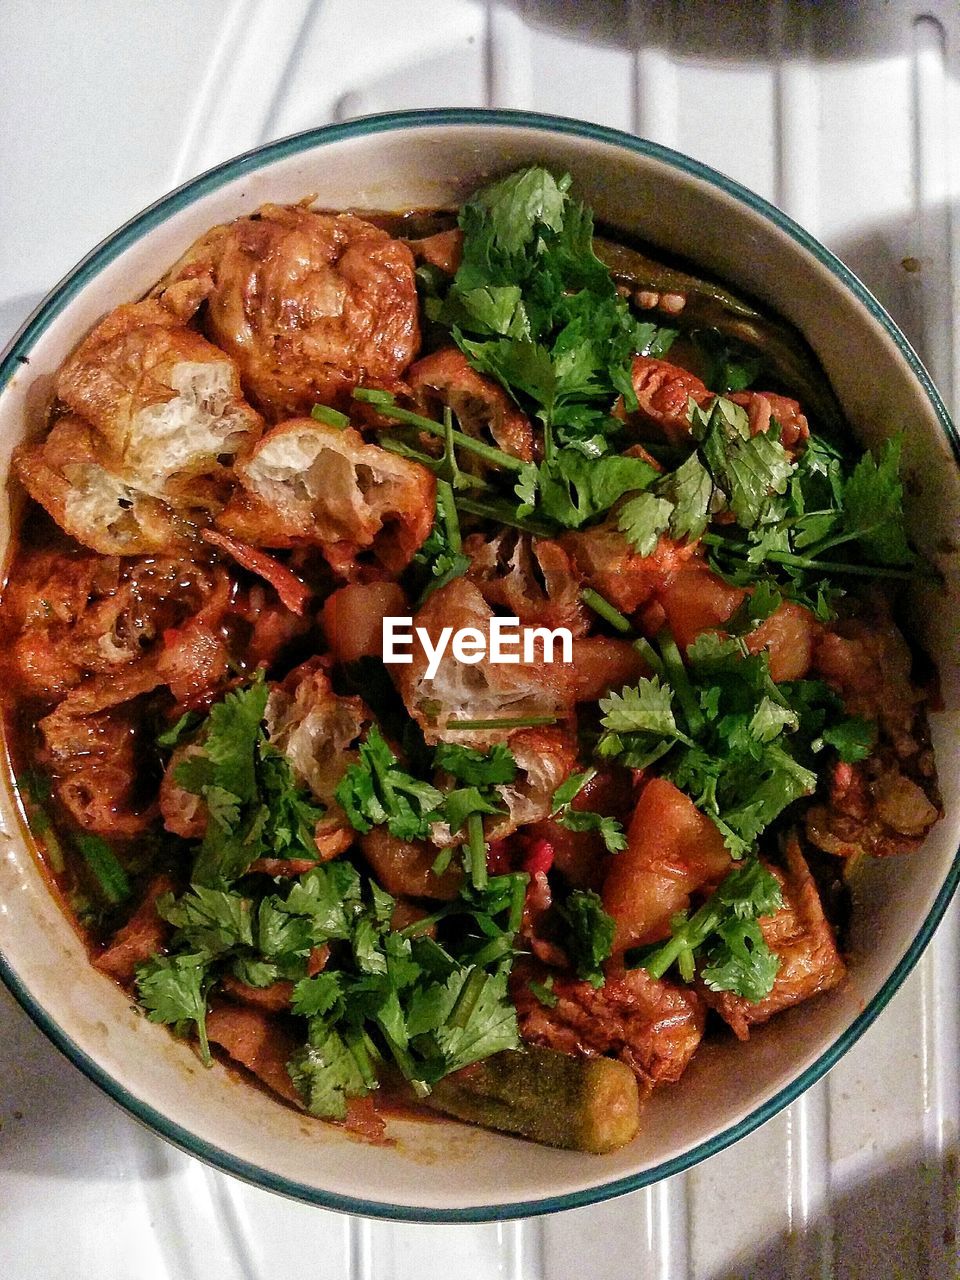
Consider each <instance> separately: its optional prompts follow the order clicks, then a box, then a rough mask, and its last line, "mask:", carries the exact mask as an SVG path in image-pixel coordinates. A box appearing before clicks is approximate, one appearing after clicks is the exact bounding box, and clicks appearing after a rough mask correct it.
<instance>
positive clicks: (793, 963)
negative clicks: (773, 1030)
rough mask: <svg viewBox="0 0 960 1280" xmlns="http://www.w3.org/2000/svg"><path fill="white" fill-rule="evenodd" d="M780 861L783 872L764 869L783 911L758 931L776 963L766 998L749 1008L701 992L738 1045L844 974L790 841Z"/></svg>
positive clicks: (741, 1001)
mask: <svg viewBox="0 0 960 1280" xmlns="http://www.w3.org/2000/svg"><path fill="white" fill-rule="evenodd" d="M785 860H786V869H785V870H780V868H778V867H773V866H768V867H767V870H768V871H770V872H771V873H772V874H773V875H775V876H776V878H777V880H778V881H779V882H780V891H781V893H782V895H783V906H782V907H781V908H780V910H779V911H777V912H776V913H775V914H774V915H772V916H767V917H765V918H762V919H761V920H760V931H761V933H762V934H763V936H764V939H765V941H766V943H767V945H768V946H769V947H770V950H771V951H773V952H775V954H776V955H777V956H778V957H779V960H780V968H779V970H778V971H777V976H776V978H775V979H774V983H773V989H772V990H771V991H770V994H769V995H767V996H764V998H763V999H762V1000H760V1001H757V1002H756V1003H751V1001H749V1000H747V999H745V998H744V997H743V996H738V995H734V993H733V992H732V991H710V990H709V989H708V988H707V987H706V986H705V985H703V987H702V991H703V997H704V999H705V1000H706V1002H707V1003H708V1004H709V1005H710V1006H711V1007H712V1008H714V1009H716V1010H717V1012H718V1013H719V1014H720V1016H721V1017H722V1018H723V1019H724V1021H725V1022H728V1023H729V1024H730V1026H731V1027H732V1028H733V1031H734V1033H735V1034H736V1036H737V1037H738V1039H740V1040H748V1039H749V1038H750V1028H751V1027H753V1026H756V1025H757V1024H758V1023H761V1022H766V1021H767V1019H768V1018H772V1017H773V1015H774V1014H775V1013H780V1012H781V1011H782V1010H783V1009H789V1008H790V1007H791V1006H792V1005H795V1004H800V1003H801V1002H802V1001H803V1000H809V999H810V998H811V997H812V996H816V995H819V994H820V993H821V992H822V991H830V990H831V989H832V988H833V987H835V986H837V984H838V983H839V982H840V981H841V979H842V978H843V976H844V974H845V973H846V965H845V964H844V963H843V960H842V959H841V957H840V953H839V951H838V950H837V944H836V941H835V940H834V936H833V929H832V928H831V927H830V924H829V922H828V921H827V918H826V916H825V915H824V912H823V906H822V904H821V902H820V895H819V894H818V893H817V886H816V884H815V883H814V880H813V876H812V875H811V874H810V871H809V868H808V867H807V864H806V862H805V861H804V858H803V854H802V853H801V852H800V845H799V842H798V841H797V839H796V837H795V836H791V837H790V839H789V840H788V841H787V845H786V851H785Z"/></svg>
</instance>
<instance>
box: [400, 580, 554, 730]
mask: <svg viewBox="0 0 960 1280" xmlns="http://www.w3.org/2000/svg"><path fill="white" fill-rule="evenodd" d="M492 617H493V611H492V610H491V609H490V607H489V605H488V604H487V603H486V601H485V600H484V598H483V596H482V595H481V594H480V592H479V591H478V590H477V588H476V587H475V586H474V585H473V584H472V583H470V582H467V581H466V580H465V579H463V578H458V579H457V580H456V581H455V582H451V583H449V584H448V585H447V586H445V587H441V588H440V589H439V591H435V592H434V593H433V595H432V596H430V598H429V600H427V602H426V604H425V605H424V606H423V608H422V609H420V611H419V612H418V613H417V614H415V615H414V618H413V626H414V627H415V628H417V627H422V628H424V629H425V630H426V632H427V634H428V636H429V637H430V638H431V641H432V643H433V644H434V645H436V644H437V641H438V638H439V636H440V634H441V632H442V631H443V629H444V628H452V631H451V632H450V633H449V634H455V633H456V632H457V631H458V630H460V629H461V628H464V627H473V628H475V629H476V630H477V631H479V632H480V633H481V634H482V635H488V634H489V630H490V620H491V618H492ZM449 634H448V638H449ZM538 656H539V650H538ZM412 658H413V661H412V662H411V663H409V664H408V665H400V664H397V665H394V666H392V667H391V669H390V672H391V675H392V676H393V679H394V683H395V684H396V686H397V688H398V689H399V690H400V695H401V697H402V698H403V701H404V703H405V705H406V708H407V711H408V712H409V714H410V715H411V716H412V717H413V719H414V720H416V721H417V723H418V724H419V725H420V727H421V729H422V730H423V733H424V737H425V738H426V740H427V742H428V743H430V744H431V745H433V744H435V743H437V742H440V741H449V742H459V743H462V744H463V745H464V746H473V747H478V746H480V747H482V746H489V745H490V744H492V743H494V742H505V741H506V740H507V737H508V736H509V729H499V728H492V729H479V730H476V729H473V730H459V729H456V728H453V727H448V721H450V720H496V719H504V718H509V717H517V716H519V717H524V718H526V717H530V716H554V715H555V716H560V717H564V716H567V715H569V714H570V713H571V711H572V709H573V702H574V679H573V673H572V669H571V667H570V666H569V665H568V664H566V663H563V662H560V661H559V652H558V654H557V658H558V660H557V661H554V662H552V663H543V662H539V661H537V662H522V661H521V662H518V663H514V664H509V663H490V662H481V663H478V664H476V665H467V664H465V663H462V662H459V661H457V659H456V658H455V657H454V655H453V652H452V650H451V649H450V648H449V647H448V648H447V649H446V650H445V652H444V654H443V657H442V658H441V659H440V663H439V667H438V669H437V672H436V674H435V675H434V676H432V677H431V678H428V677H427V668H428V666H429V662H428V658H427V653H426V651H425V649H424V647H423V645H422V643H421V642H420V640H419V639H418V638H417V637H416V636H414V639H413V643H412Z"/></svg>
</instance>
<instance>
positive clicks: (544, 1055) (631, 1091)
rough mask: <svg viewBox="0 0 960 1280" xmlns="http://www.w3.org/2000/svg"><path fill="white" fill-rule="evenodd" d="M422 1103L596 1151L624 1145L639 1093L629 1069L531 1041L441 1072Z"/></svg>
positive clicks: (635, 1121) (633, 1129)
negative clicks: (450, 1071) (456, 1069)
mask: <svg viewBox="0 0 960 1280" xmlns="http://www.w3.org/2000/svg"><path fill="white" fill-rule="evenodd" d="M426 1102H427V1104H428V1106H430V1107H432V1108H435V1109H436V1110H438V1111H443V1112H445V1113H446V1114H447V1115H452V1116H455V1117H456V1118H457V1119H458V1120H466V1121H468V1122H469V1123H471V1124H479V1125H482V1126H483V1127H484V1128H487V1129H498V1130H500V1131H501V1132H506V1133H518V1134H521V1135H522V1136H523V1137H525V1138H530V1139H531V1140H532V1141H534V1142H543V1143H546V1144H547V1145H548V1146H551V1147H564V1148H566V1149H568V1150H571V1151H591V1152H595V1153H596V1154H598V1155H602V1154H604V1153H605V1152H608V1151H616V1150H617V1148H618V1147H622V1146H625V1145H626V1143H628V1142H630V1141H631V1140H632V1139H633V1138H634V1137H635V1136H636V1133H637V1130H638V1128H639V1125H640V1097H639V1091H638V1089H637V1081H636V1077H635V1076H634V1074H633V1072H632V1071H631V1070H630V1068H629V1067H627V1066H625V1065H624V1064H623V1063H622V1062H617V1061H616V1060H615V1059H612V1058H576V1057H573V1056H571V1055H569V1054H565V1053H556V1052H554V1051H553V1050H552V1049H541V1048H538V1047H537V1046H529V1047H527V1048H526V1049H524V1050H522V1051H520V1052H507V1053H498V1054H495V1055H494V1056H493V1057H490V1058H487V1059H486V1060H485V1061H483V1062H478V1063H476V1064H475V1065H474V1066H472V1067H468V1068H467V1069H466V1070H465V1071H460V1072H457V1073H456V1074H455V1075H451V1076H447V1078H446V1079H445V1080H441V1081H440V1082H439V1084H437V1085H435V1086H434V1089H433V1091H432V1092H431V1094H430V1095H429V1096H428V1098H427V1099H426Z"/></svg>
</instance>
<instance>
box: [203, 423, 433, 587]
mask: <svg viewBox="0 0 960 1280" xmlns="http://www.w3.org/2000/svg"><path fill="white" fill-rule="evenodd" d="M236 475H237V479H238V480H239V482H240V486H241V487H240V488H239V489H238V490H237V492H236V493H235V494H234V496H233V498H232V499H231V501H230V503H229V504H228V506H227V507H226V509H225V510H224V511H223V512H222V513H221V515H220V517H219V519H218V523H219V524H220V525H221V526H222V527H223V528H224V529H225V530H226V531H227V532H228V533H230V534H232V535H234V536H236V537H238V538H241V539H243V541H244V542H249V543H250V544H251V545H253V546H261V547H292V546H298V545H312V546H318V547H320V549H321V550H322V552H323V554H324V556H325V557H326V558H327V560H328V561H329V563H330V565H331V566H332V567H333V568H334V569H335V570H336V571H337V572H338V573H341V574H342V575H343V576H344V577H349V576H351V575H352V574H353V573H355V571H356V568H357V566H356V563H355V562H356V557H357V555H358V554H359V553H360V552H363V551H369V552H371V553H372V555H373V557H374V559H375V560H377V561H379V563H380V564H381V565H382V566H383V568H385V569H386V570H387V571H389V572H391V573H399V572H400V571H401V570H402V569H403V568H404V567H405V566H406V565H407V564H409V562H410V559H411V558H412V556H413V554H414V552H415V551H416V550H417V548H418V547H419V546H420V544H421V543H422V542H423V541H424V539H425V538H426V537H427V535H428V534H429V533H430V530H431V528H432V527H433V517H434V501H435V493H436V481H435V480H434V478H433V476H432V474H431V473H430V472H429V471H427V469H426V468H425V467H422V466H421V465H420V464H419V463H417V462H410V461H409V460H408V459H406V458H399V457H397V456H396V455H395V454H392V453H388V452H387V451H386V450H385V449H381V448H379V447H378V446H377V445H372V444H365V443H364V441H363V438H362V437H361V436H360V435H359V434H358V433H357V432H356V431H354V430H352V429H351V428H347V429H346V430H343V431H341V430H338V429H337V428H336V427H328V426H325V425H323V424H322V423H319V422H315V421H313V419H311V418H295V419H293V420H292V421H290V422H284V423H281V424H280V425H279V426H277V427H274V428H273V430H272V431H269V432H268V433H267V434H266V435H265V436H264V437H263V439H262V440H261V441H260V443H259V445H258V446H257V448H256V449H255V450H254V453H253V455H252V457H250V458H248V459H247V460H246V461H245V462H242V463H240V464H238V466H237V467H236Z"/></svg>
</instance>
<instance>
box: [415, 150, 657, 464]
mask: <svg viewBox="0 0 960 1280" xmlns="http://www.w3.org/2000/svg"><path fill="white" fill-rule="evenodd" d="M569 187H570V179H569V177H563V178H561V179H559V180H557V179H555V178H553V176H552V175H551V174H549V173H548V172H547V171H546V170H544V169H536V168H533V169H525V170H521V171H519V172H517V173H514V174H511V175H510V176H509V177H507V178H504V179H502V180H501V181H499V182H495V183H491V184H490V185H489V186H487V187H484V188H482V189H481V190H480V191H478V192H476V193H475V194H474V195H473V196H472V197H471V199H470V200H468V201H467V202H466V204H465V205H464V206H463V207H462V209H461V211H460V219H459V220H460V226H461V228H462V230H463V249H462V260H461V263H460V266H459V268H458V270H457V273H456V276H455V277H454V280H453V283H452V285H451V286H450V288H449V290H448V292H447V294H446V296H445V297H443V298H441V297H439V296H438V297H433V298H428V300H427V314H428V316H429V317H430V319H431V320H433V321H435V322H437V323H439V324H441V325H443V326H445V327H447V328H448V329H449V330H450V332H451V334H452V336H453V338H454V340H455V341H456V343H457V345H458V346H459V347H460V349H461V350H462V351H463V352H464V354H465V355H466V356H467V359H468V360H469V361H470V363H471V365H472V366H473V368H474V369H476V370H477V371H478V372H480V373H485V374H488V375H490V376H492V377H494V378H496V379H497V380H498V381H499V382H500V383H501V385H502V386H503V387H504V388H505V389H506V390H507V391H508V392H509V393H510V394H511V395H512V396H513V397H514V399H516V400H518V401H522V402H524V403H526V404H529V405H530V406H531V408H533V409H534V411H535V413H536V416H537V417H538V418H539V419H540V421H541V423H542V424H543V428H544V434H545V455H546V460H547V462H548V463H549V462H550V459H551V457H552V454H553V448H554V443H555V442H556V443H557V444H570V443H573V444H576V445H577V446H578V447H579V448H580V449H582V450H583V451H584V452H585V453H586V454H588V455H592V456H594V457H596V456H598V455H599V454H602V453H605V452H607V450H608V448H609V445H608V437H609V436H611V435H613V434H615V433H618V432H619V430H620V423H619V422H618V421H617V420H616V419H615V418H613V417H611V415H610V412H609V409H610V405H611V404H612V403H613V400H614V398H615V397H616V395H617V393H618V392H620V393H623V394H625V395H628V396H632V390H631V387H630V376H629V369H630V361H631V359H632V357H633V355H635V354H636V353H637V352H638V351H654V352H656V353H657V354H662V353H663V352H665V351H666V350H667V348H668V347H669V343H670V340H671V338H672V331H669V330H658V329H657V328H656V326H654V325H652V324H647V323H644V322H642V321H639V320H637V319H636V317H635V316H634V315H633V313H632V312H631V310H630V308H629V306H628V305H627V303H626V302H625V301H624V300H623V299H622V298H620V297H619V295H618V294H617V291H616V288H615V286H614V283H613V280H612V278H611V276H610V273H609V271H608V270H607V268H606V267H605V266H604V265H603V264H602V263H601V262H600V261H599V260H598V259H597V257H596V256H595V254H594V252H593V248H592V231H593V222H592V217H591V214H590V212H589V210H587V209H585V208H584V207H583V206H582V205H579V204H575V203H574V202H573V201H572V200H571V199H570V197H569V194H568V192H569Z"/></svg>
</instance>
